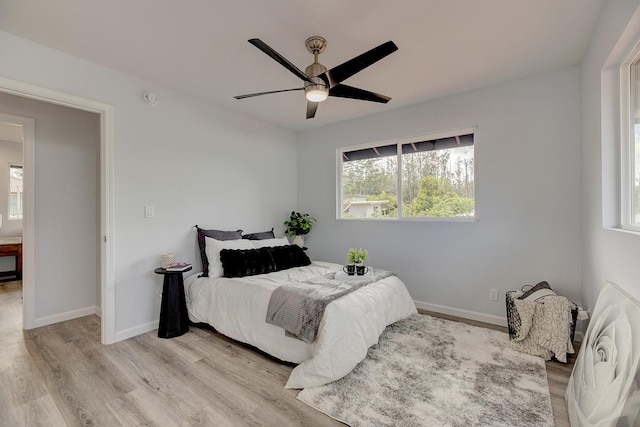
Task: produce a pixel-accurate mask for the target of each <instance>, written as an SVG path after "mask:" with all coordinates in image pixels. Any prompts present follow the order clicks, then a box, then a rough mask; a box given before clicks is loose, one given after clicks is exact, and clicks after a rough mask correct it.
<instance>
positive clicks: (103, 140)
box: [0, 77, 116, 344]
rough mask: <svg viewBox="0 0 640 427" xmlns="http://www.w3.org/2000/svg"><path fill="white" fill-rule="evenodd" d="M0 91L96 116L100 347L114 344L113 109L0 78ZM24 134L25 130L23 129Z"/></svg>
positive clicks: (31, 322) (29, 225)
mask: <svg viewBox="0 0 640 427" xmlns="http://www.w3.org/2000/svg"><path fill="white" fill-rule="evenodd" d="M0 91H1V92H5V93H9V94H12V95H18V96H22V97H25V98H30V99H35V100H39V101H44V102H49V103H52V104H58V105H63V106H66V107H71V108H75V109H78V110H84V111H90V112H93V113H97V114H99V115H100V235H101V239H102V244H101V245H100V265H101V269H100V270H101V271H100V284H99V285H100V289H101V292H102V307H101V311H102V322H101V323H102V343H103V344H111V343H113V342H115V341H116V340H115V320H116V319H115V282H114V272H113V201H114V195H113V189H114V159H113V147H114V144H115V140H114V134H115V133H114V126H115V124H114V120H113V115H114V109H113V106H112V105H109V104H105V103H102V102H99V101H95V100H92V99H88V98H82V97H79V96H75V95H69V94H66V93H63V92H58V91H56V90H52V89H47V88H44V87H40V86H35V85H31V84H28V83H24V82H19V81H16V80H11V79H6V78H3V77H0ZM25 130H26V127H25ZM34 148H35V137H34V134H33V133H32V134H31V136H30V137H28V136H27V135H26V132H25V146H24V173H25V176H24V178H25V181H24V188H25V192H24V193H25V201H24V203H25V204H24V208H25V217H24V222H23V225H24V228H23V236H24V237H23V250H24V254H23V255H24V257H23V258H24V264H23V282H22V284H23V298H24V309H23V328H24V329H31V328H34V327H35V323H36V313H35V293H34V288H35V259H34V247H35V234H36V230H35V228H34V224H35V221H34V204H35V196H34V193H35V188H34V187H35V185H34V184H35V183H34V179H33V178H34V170H33V169H34V163H35V156H34Z"/></svg>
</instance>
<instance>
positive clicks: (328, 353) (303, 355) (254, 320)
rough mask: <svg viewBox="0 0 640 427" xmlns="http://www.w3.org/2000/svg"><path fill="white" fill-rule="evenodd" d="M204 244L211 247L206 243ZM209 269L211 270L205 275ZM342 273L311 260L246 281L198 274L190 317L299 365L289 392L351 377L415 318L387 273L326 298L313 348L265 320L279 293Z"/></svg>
mask: <svg viewBox="0 0 640 427" xmlns="http://www.w3.org/2000/svg"><path fill="white" fill-rule="evenodd" d="M207 242H209V243H212V242H210V240H209V239H208V238H207ZM235 242H236V241H235V240H234V242H232V243H227V246H231V248H232V250H236V251H238V250H242V249H238V248H236V246H238V245H240V243H241V242H239V243H235ZM264 244H265V243H263V245H264ZM257 246H259V245H257ZM207 253H208V255H209V259H210V260H211V261H212V262H215V261H216V259H215V258H216V256H219V253H220V249H219V248H218V252H217V253H216V252H215V251H214V250H213V249H212V250H210V249H209V248H207ZM203 259H204V258H203ZM214 269H215V267H211V266H210V267H209V271H210V272H211V271H214ZM341 271H342V266H341V265H338V264H333V263H328V262H320V261H313V262H311V264H310V265H304V266H297V267H292V268H287V269H283V270H280V271H274V272H269V273H265V274H255V275H251V276H246V277H231V278H229V277H220V273H219V272H218V274H211V277H200V276H201V274H199V273H196V274H193V275H191V276H189V277H187V278H186V279H185V296H186V300H187V308H188V312H189V319H190V320H191V321H192V322H194V323H206V324H208V325H211V326H212V327H214V328H215V329H216V330H217V331H218V332H220V333H222V334H224V335H226V336H228V337H230V338H233V339H235V340H237V341H240V342H243V343H246V344H250V345H252V346H254V347H256V348H258V349H260V350H262V351H264V352H265V353H267V354H269V355H271V356H273V357H276V358H278V359H280V360H282V361H285V362H292V363H295V364H298V365H297V366H296V367H295V368H294V369H293V371H292V372H291V375H290V377H289V379H288V381H287V383H286V385H285V387H286V388H305V387H314V386H320V385H324V384H326V383H329V382H332V381H335V380H337V379H340V378H342V377H343V376H345V375H347V374H348V373H349V372H351V370H352V369H353V368H354V367H355V366H356V365H357V364H358V363H359V362H360V361H362V360H363V359H364V358H365V357H366V354H367V350H368V348H369V347H370V346H372V345H374V344H375V343H377V342H378V337H379V336H380V334H381V333H382V331H383V330H384V328H385V327H386V326H388V325H390V324H392V323H394V322H396V321H398V320H401V319H404V318H406V317H408V316H410V315H411V314H413V313H416V307H415V304H414V302H413V300H412V299H411V296H410V295H409V292H408V291H407V289H406V287H405V285H404V283H403V282H402V281H401V280H400V279H399V278H398V277H397V276H395V275H391V276H388V277H385V278H383V279H381V280H376V281H373V282H372V283H368V284H367V285H366V286H362V287H360V288H358V289H357V290H355V291H353V292H351V293H348V294H346V295H344V296H342V297H340V298H338V299H335V300H333V301H331V302H330V303H329V304H328V305H327V306H326V309H325V310H324V314H323V316H322V318H321V321H320V325H319V329H318V333H317V337H316V339H315V341H313V342H312V343H306V342H304V341H301V340H299V339H296V338H292V337H290V336H288V335H287V334H286V333H285V330H284V329H282V328H280V327H278V326H275V325H273V324H269V323H266V322H265V317H266V315H267V309H268V306H269V301H270V298H271V295H272V293H273V292H274V290H275V289H276V288H278V287H281V286H284V285H288V284H293V283H301V282H307V281H309V280H315V279H316V278H318V277H332V275H333V276H335V274H336V273H338V272H341ZM214 276H218V277H214Z"/></svg>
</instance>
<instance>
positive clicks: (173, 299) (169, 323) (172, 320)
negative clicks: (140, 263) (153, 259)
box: [154, 267, 191, 338]
mask: <svg viewBox="0 0 640 427" xmlns="http://www.w3.org/2000/svg"><path fill="white" fill-rule="evenodd" d="M189 270H191V267H189V268H187V269H186V270H183V271H167V270H165V269H164V268H156V269H155V270H154V272H155V273H156V274H162V275H164V282H163V284H162V304H161V305H160V323H159V324H158V337H159V338H174V337H179V336H180V335H184V334H186V333H187V332H189V314H188V312H187V300H186V299H185V297H184V282H183V280H182V273H184V272H185V271H189Z"/></svg>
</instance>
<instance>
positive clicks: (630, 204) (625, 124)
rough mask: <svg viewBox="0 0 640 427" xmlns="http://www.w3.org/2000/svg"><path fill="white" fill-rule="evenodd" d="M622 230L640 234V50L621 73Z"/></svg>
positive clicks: (632, 55)
mask: <svg viewBox="0 0 640 427" xmlns="http://www.w3.org/2000/svg"><path fill="white" fill-rule="evenodd" d="M621 82H622V84H621V90H622V93H621V100H622V108H621V113H622V114H621V118H622V132H621V136H622V145H621V156H620V160H621V163H622V164H621V168H620V169H621V172H622V174H621V176H622V182H621V186H620V188H621V193H622V194H621V197H620V200H621V202H622V209H621V212H622V215H621V217H622V218H621V221H622V228H625V229H629V230H635V231H640V47H636V48H635V49H634V51H633V52H632V53H631V55H629V57H628V58H627V60H626V61H625V62H624V63H623V66H622V69H621Z"/></svg>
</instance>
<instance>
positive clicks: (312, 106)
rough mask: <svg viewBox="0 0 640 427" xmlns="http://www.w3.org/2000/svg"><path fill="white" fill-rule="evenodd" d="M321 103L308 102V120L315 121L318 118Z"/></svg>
mask: <svg viewBox="0 0 640 427" xmlns="http://www.w3.org/2000/svg"><path fill="white" fill-rule="evenodd" d="M318 104H319V102H312V101H307V119H313V118H314V117H315V116H316V110H317V109H318Z"/></svg>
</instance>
